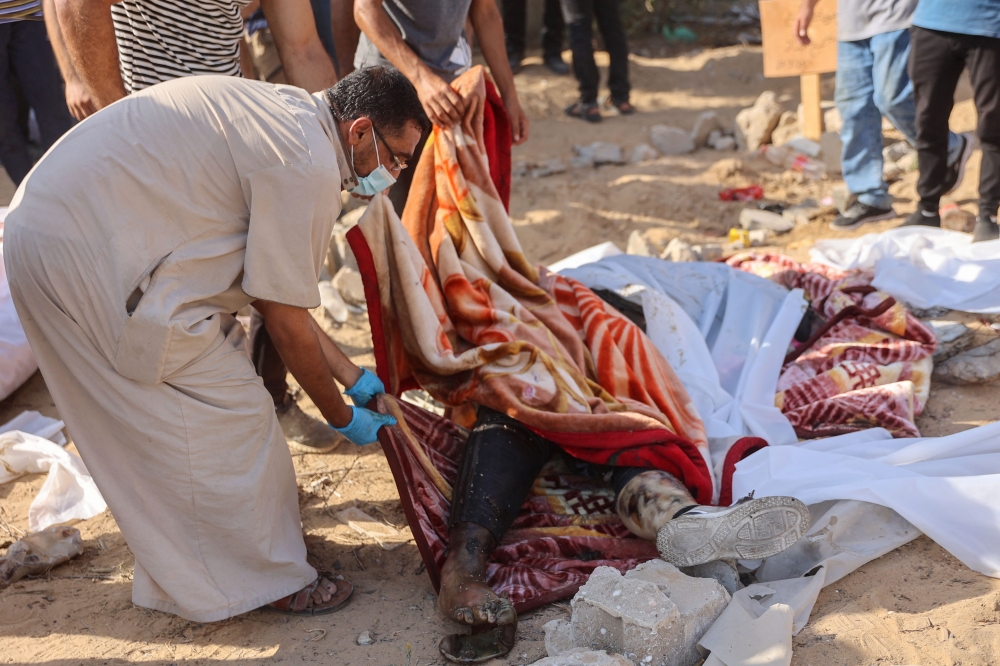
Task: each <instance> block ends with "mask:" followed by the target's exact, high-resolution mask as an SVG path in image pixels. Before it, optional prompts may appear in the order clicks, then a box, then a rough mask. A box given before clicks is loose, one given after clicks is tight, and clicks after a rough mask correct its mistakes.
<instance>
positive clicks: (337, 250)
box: [326, 205, 368, 275]
mask: <svg viewBox="0 0 1000 666" xmlns="http://www.w3.org/2000/svg"><path fill="white" fill-rule="evenodd" d="M367 210H368V206H367V205H365V206H359V207H357V208H353V209H351V210H350V211H348V212H346V213H344V214H343V215H341V216H340V219H339V220H337V221H336V222H335V223H334V225H333V234H332V235H331V236H330V251H329V253H327V262H326V270H327V273H328V274H329V275H335V274H336V273H337V271H339V270H340V269H341V268H343V267H344V266H349V267H351V268H353V269H355V270H357V268H358V260H357V259H355V258H354V251H353V250H351V244H350V243H349V242H348V241H347V232H348V231H350V230H351V229H353V228H354V227H355V226H356V225H357V224H358V221H359V220H361V216H362V215H364V214H365V211H367Z"/></svg>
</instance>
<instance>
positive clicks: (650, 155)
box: [629, 143, 660, 164]
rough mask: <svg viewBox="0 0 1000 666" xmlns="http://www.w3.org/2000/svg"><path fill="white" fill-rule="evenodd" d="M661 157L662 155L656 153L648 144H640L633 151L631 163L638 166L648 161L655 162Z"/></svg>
mask: <svg viewBox="0 0 1000 666" xmlns="http://www.w3.org/2000/svg"><path fill="white" fill-rule="evenodd" d="M659 156H660V153H658V152H657V151H656V148H653V147H652V146H651V145H649V144H648V143H640V144H639V145H638V146H636V147H635V148H633V149H632V159H630V160H629V161H630V162H631V163H632V164H638V163H639V162H645V161H647V160H655V159H656V158H657V157H659Z"/></svg>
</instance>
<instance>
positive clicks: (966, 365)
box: [932, 338, 1000, 385]
mask: <svg viewBox="0 0 1000 666" xmlns="http://www.w3.org/2000/svg"><path fill="white" fill-rule="evenodd" d="M932 379H933V380H935V381H941V382H944V383H945V384H957V385H963V384H989V383H992V382H995V381H997V380H998V379H1000V338H994V339H993V340H991V341H989V342H987V343H986V344H985V345H982V346H981V347H973V348H972V349H969V350H966V351H963V352H961V353H960V354H958V355H956V356H952V357H951V358H949V359H948V360H947V361H944V362H943V363H938V364H937V365H936V366H935V368H934V374H933V375H932Z"/></svg>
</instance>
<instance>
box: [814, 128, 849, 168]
mask: <svg viewBox="0 0 1000 666" xmlns="http://www.w3.org/2000/svg"><path fill="white" fill-rule="evenodd" d="M843 152H844V143H843V141H841V140H840V133H839V132H823V133H822V134H821V135H820V137H819V156H820V159H821V160H823V164H825V165H826V171H827V173H840V172H841V166H840V156H841V155H842V154H843Z"/></svg>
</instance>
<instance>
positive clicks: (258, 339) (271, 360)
mask: <svg viewBox="0 0 1000 666" xmlns="http://www.w3.org/2000/svg"><path fill="white" fill-rule="evenodd" d="M249 337H250V357H251V358H252V359H253V367H254V368H256V370H257V374H258V375H260V378H261V379H262V380H264V388H266V389H267V392H268V393H270V394H271V398H273V399H274V404H275V405H280V404H282V403H283V402H284V401H285V395H286V394H287V393H288V380H287V378H286V377H287V375H288V368H286V367H285V362H284V361H282V360H281V355H280V354H279V353H278V348H277V347H275V346H274V342H272V341H271V336H270V335H268V333H267V329H266V328H264V317H262V316H261V315H260V313H259V312H257V311H256V310H254V311H253V314H252V315H251V316H250V336H249Z"/></svg>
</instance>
